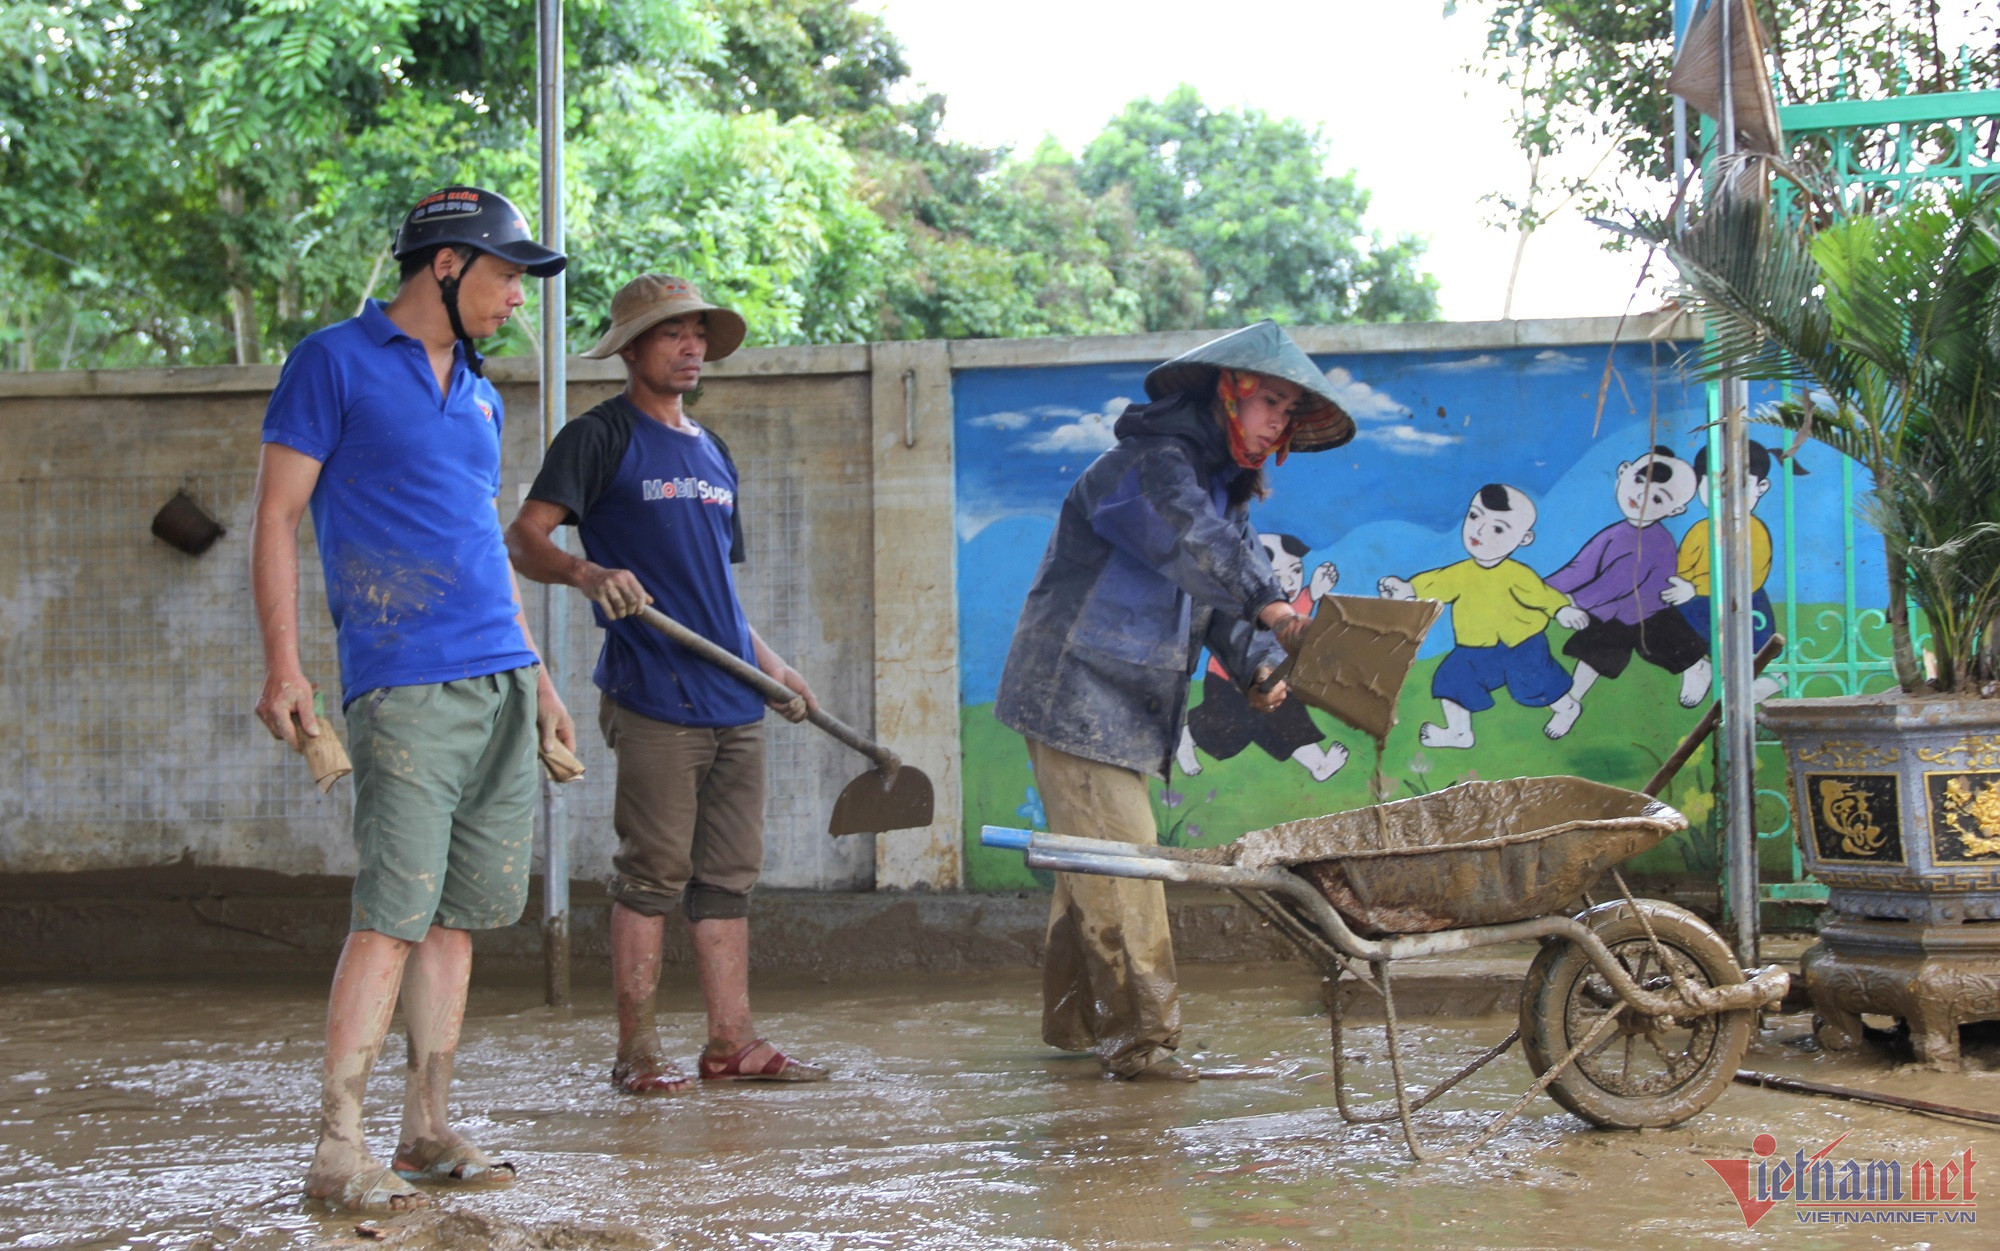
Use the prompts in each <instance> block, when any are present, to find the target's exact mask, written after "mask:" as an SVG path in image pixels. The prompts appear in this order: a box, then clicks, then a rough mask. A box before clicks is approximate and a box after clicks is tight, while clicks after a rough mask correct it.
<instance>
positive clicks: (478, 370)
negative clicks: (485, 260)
mask: <svg viewBox="0 0 2000 1251" xmlns="http://www.w3.org/2000/svg"><path fill="white" fill-rule="evenodd" d="M480 255H481V254H480V253H478V252H474V253H473V254H472V260H469V261H467V262H466V263H465V268H464V269H461V270H459V271H458V272H457V273H455V274H450V275H448V276H446V277H443V278H440V279H438V280H437V284H438V295H439V296H440V297H441V298H442V299H443V300H444V315H445V316H446V317H448V318H450V319H451V332H452V334H454V335H456V336H457V337H458V341H459V342H460V343H462V344H464V345H465V367H466V368H467V369H470V370H471V371H472V376H473V377H475V378H484V377H485V376H486V358H485V357H483V356H481V355H480V354H479V349H478V348H475V347H473V346H472V336H471V335H469V334H467V333H465V323H464V322H463V321H460V320H459V317H458V280H459V279H461V278H463V277H465V274H466V270H469V269H471V268H472V266H473V264H474V263H475V262H477V261H478V260H479V257H480Z"/></svg>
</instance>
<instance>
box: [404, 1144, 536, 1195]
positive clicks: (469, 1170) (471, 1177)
mask: <svg viewBox="0 0 2000 1251" xmlns="http://www.w3.org/2000/svg"><path fill="white" fill-rule="evenodd" d="M396 1159H397V1161H398V1162H399V1163H400V1162H401V1161H404V1160H410V1161H411V1162H412V1163H413V1164H414V1165H415V1167H413V1168H397V1169H396V1170H395V1172H396V1175H397V1176H399V1177H402V1178H403V1179H405V1180H406V1181H426V1182H435V1183H437V1184H439V1185H445V1186H470V1185H486V1184H490V1183H495V1182H498V1183H501V1184H505V1183H507V1182H511V1181H513V1180H514V1176H515V1174H516V1172H517V1171H518V1170H516V1169H515V1167H514V1165H513V1164H512V1163H511V1162H510V1161H507V1160H496V1159H494V1158H493V1157H492V1156H489V1155H487V1154H486V1153H485V1152H484V1151H481V1150H480V1149H479V1148H478V1147H476V1146H474V1145H473V1144H471V1143H469V1142H456V1143H453V1144H452V1145H450V1146H448V1147H444V1148H441V1149H440V1150H439V1151H438V1152H437V1154H436V1155H433V1156H431V1157H430V1158H429V1159H417V1158H415V1157H413V1156H412V1155H411V1154H410V1153H408V1152H405V1151H401V1150H399V1151H397V1152H396Z"/></svg>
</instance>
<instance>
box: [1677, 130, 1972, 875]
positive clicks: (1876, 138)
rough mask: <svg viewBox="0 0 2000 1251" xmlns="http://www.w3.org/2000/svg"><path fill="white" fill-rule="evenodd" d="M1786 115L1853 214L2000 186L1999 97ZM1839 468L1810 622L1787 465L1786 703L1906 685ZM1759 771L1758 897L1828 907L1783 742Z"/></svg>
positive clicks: (1778, 563)
mask: <svg viewBox="0 0 2000 1251" xmlns="http://www.w3.org/2000/svg"><path fill="white" fill-rule="evenodd" d="M1778 119H1779V121H1780V123H1781V124H1782V125H1783V127H1784V131H1785V135H1786V138H1787V139H1788V140H1793V141H1796V140H1801V139H1803V140H1805V141H1806V142H1807V143H1808V144H1809V145H1810V146H1811V147H1812V148H1813V149H1816V152H1815V155H1816V157H1817V159H1818V162H1819V163H1820V164H1821V165H1822V166H1823V167H1824V168H1825V169H1826V170H1827V172H1829V173H1830V174H1831V175H1832V176H1833V179H1834V186H1835V189H1836V190H1837V192H1838V195H1839V198H1840V201H1841V203H1842V204H1843V205H1845V206H1847V207H1848V208H1850V209H1853V208H1857V207H1860V206H1863V205H1870V204H1879V203H1881V202H1883V201H1885V200H1898V199H1903V198H1906V197H1908V196H1910V195H1912V194H1914V193H1916V192H1917V191H1918V190H1919V189H1920V188H1924V187H1936V186H1939V185H1950V184H1955V185H1956V186H1957V187H1958V188H1960V189H1963V190H1971V189H1973V188H1975V187H1977V186H1980V185H1983V184H1986V183H1988V182H1990V181H1991V180H1993V179H1995V178H2000V153H1996V152H1995V150H1994V147H1993V144H1992V140H1991V138H1990V135H1991V134H1992V133H1993V127H1994V124H1995V122H1996V121H2000V91H1960V92H1932V93H1926V94H1921V95H1909V96H1900V97H1895V98H1890V99H1883V100H1833V101H1828V102H1826V103H1821V104H1793V105H1781V106H1779V109H1778ZM1982 131H1986V132H1987V135H1986V136H1982V133H1981V132H1982ZM1982 139H1984V140H1985V146H1984V147H1982ZM1774 194H1775V197H1776V201H1777V207H1778V210H1779V211H1780V212H1781V213H1783V214H1787V215H1789V214H1793V213H1796V212H1798V211H1799V209H1798V205H1797V203H1796V194H1797V193H1796V189H1795V188H1794V187H1793V186H1792V185H1791V184H1790V183H1787V182H1784V181H1783V180H1780V181H1779V182H1778V184H1777V186H1776V189H1775V193H1774ZM1709 391H1710V395H1709V406H1710V413H1711V416H1712V417H1714V416H1719V401H1718V398H1717V395H1716V389H1715V388H1714V387H1710V389H1709ZM1712 442H1713V436H1712ZM1719 453H1720V448H1719V447H1713V446H1712V447H1711V451H1710V453H1709V454H1710V456H1711V457H1714V456H1717V455H1719ZM1839 464H1840V497H1841V518H1842V522H1841V567H1842V572H1843V575H1844V577H1843V585H1844V589H1845V590H1844V593H1845V598H1844V602H1843V603H1842V604H1841V606H1840V607H1839V608H1838V609H1837V610H1831V611H1828V610H1822V611H1820V612H1817V613H1814V614H1812V615H1811V618H1810V619H1801V615H1800V604H1799V601H1798V580H1799V568H1800V564H1799V562H1800V559H1801V553H1800V551H1799V542H1798V534H1799V531H1798V527H1797V526H1796V525H1795V524H1794V522H1795V510H1794V496H1793V485H1794V484H1793V477H1792V467H1791V464H1790V462H1789V461H1786V462H1784V467H1783V470H1782V473H1781V475H1780V478H1779V481H1778V484H1777V485H1778V489H1779V490H1780V491H1781V492H1782V494H1781V496H1780V504H1781V506H1782V513H1783V516H1784V545H1783V549H1782V553H1781V554H1776V555H1775V558H1774V562H1773V568H1772V570H1771V578H1772V580H1774V581H1777V582H1778V583H1779V586H1781V587H1782V588H1783V596H1782V598H1780V597H1779V596H1778V595H1775V594H1774V595H1772V596H1771V598H1772V600H1773V601H1774V602H1775V605H1776V607H1777V611H1778V613H1779V616H1780V617H1781V618H1782V619H1781V620H1780V621H1778V622H1777V623H1775V624H1776V626H1777V629H1778V631H1779V632H1780V633H1782V634H1783V635H1784V636H1785V638H1786V640H1787V645H1786V648H1785V652H1784V654H1783V655H1781V656H1780V657H1779V658H1778V659H1777V660H1776V661H1774V662H1773V663H1772V665H1771V666H1770V669H1769V670H1768V672H1770V673H1771V674H1773V675H1774V676H1777V677H1779V678H1782V679H1783V681H1784V684H1785V690H1784V693H1785V694H1786V695H1787V696H1833V695H1865V694H1872V693H1875V692H1878V691H1884V690H1888V689H1890V688H1892V687H1894V686H1895V684H1896V677H1895V670H1894V666H1893V664H1892V662H1891V660H1890V658H1889V655H1888V625H1887V622H1886V620H1885V619H1884V613H1883V611H1882V610H1881V609H1879V608H1864V607H1862V606H1861V602H1860V600H1859V598H1858V597H1857V593H1856V586H1855V581H1856V579H1855V566H1856V551H1857V549H1856V543H1857V541H1860V542H1873V541H1877V540H1876V539H1875V536H1874V535H1872V534H1868V533H1862V534H1859V535H1857V524H1856V520H1855V508H1854V505H1855V503H1856V496H1857V493H1858V491H1859V489H1860V484H1858V483H1857V480H1856V479H1857V472H1856V466H1855V463H1854V462H1853V461H1851V460H1848V459H1847V458H1846V457H1841V458H1839ZM1821 558H1822V559H1823V558H1824V556H1823V555H1822V556H1821ZM1771 589H1772V590H1776V589H1778V588H1777V587H1772V588H1771ZM1911 622H1912V628H1913V629H1917V628H1919V622H1918V619H1917V615H1916V614H1915V612H1914V611H1913V612H1912V614H1911ZM1917 641H1918V645H1919V647H1920V648H1921V647H1922V646H1923V644H1924V643H1925V642H1926V640H1925V639H1923V638H1922V637H1921V636H1920V637H1919V638H1918V640H1917ZM1718 667H1719V665H1718ZM1757 773H1758V787H1757V813H1758V821H1757V839H1758V857H1757V859H1758V863H1759V865H1760V870H1761V871H1760V875H1759V884H1758V897H1759V899H1760V900H1762V901H1763V902H1765V903H1766V904H1798V903H1816V902H1821V901H1824V900H1825V898H1826V888H1825V887H1824V886H1821V885H1820V884H1819V883H1818V882H1816V881H1814V880H1812V879H1811V878H1810V877H1809V876H1808V875H1807V874H1806V872H1805V870H1804V867H1803V864H1802V861H1801V859H1800V855H1799V848H1798V840H1797V839H1796V838H1794V837H1793V830H1792V820H1791V803H1790V800H1789V799H1788V798H1787V791H1786V787H1785V760H1784V755H1783V753H1782V752H1780V751H1779V750H1778V747H1777V744H1776V742H1775V741H1765V740H1762V739H1761V738H1760V741H1759V744H1758V754H1757ZM1767 780H1768V781H1769V783H1770V784H1769V785H1766V784H1765V783H1766V781H1767ZM1719 798H1720V796H1718V799H1719Z"/></svg>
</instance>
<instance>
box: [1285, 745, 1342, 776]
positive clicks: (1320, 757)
mask: <svg viewBox="0 0 2000 1251" xmlns="http://www.w3.org/2000/svg"><path fill="white" fill-rule="evenodd" d="M1292 759H1294V760H1296V761H1298V762H1299V763H1300V764H1302V765H1304V766H1305V769H1306V772H1307V773H1310V774H1312V780H1313V781H1315V782H1324V781H1326V780H1327V779H1328V778H1330V777H1332V776H1333V775H1334V774H1336V773H1338V772H1340V770H1341V767H1342V766H1343V765H1345V764H1346V763H1347V748H1346V747H1345V746H1344V745H1342V744H1340V743H1328V744H1327V745H1326V746H1325V747H1319V746H1315V745H1313V744H1310V743H1308V744H1307V745H1306V746H1304V747H1301V748H1299V749H1298V750H1297V751H1295V752H1293V753H1292Z"/></svg>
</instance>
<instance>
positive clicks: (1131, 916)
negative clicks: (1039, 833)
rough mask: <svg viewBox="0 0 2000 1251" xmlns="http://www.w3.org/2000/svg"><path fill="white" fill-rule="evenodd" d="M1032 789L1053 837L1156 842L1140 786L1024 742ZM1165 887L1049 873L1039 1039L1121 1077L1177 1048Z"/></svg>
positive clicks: (1177, 1010) (1121, 772)
mask: <svg viewBox="0 0 2000 1251" xmlns="http://www.w3.org/2000/svg"><path fill="white" fill-rule="evenodd" d="M1028 758H1029V760H1030V761H1031V762H1032V763H1033V764H1034V767H1035V786H1036V789H1037V790H1039V791H1040V792H1041V796H1042V806H1043V807H1044V808H1045V809H1046V810H1047V812H1048V819H1049V829H1051V830H1053V831H1055V832H1056V833H1058V834H1078V835H1082V836H1083V837H1085V838H1109V839H1116V840H1117V841H1119V842H1122V843H1139V844H1142V845H1151V844H1153V843H1155V842H1157V841H1158V834H1157V833H1156V831H1155V830H1154V827H1153V807H1152V804H1151V803H1150V802H1149V800H1148V798H1147V794H1146V779H1145V778H1144V777H1143V776H1141V775H1140V774H1138V773H1135V772H1133V771H1132V770H1130V769H1125V768H1120V767H1119V766H1117V765H1108V764H1100V763H1099V762H1097V761H1095V760H1085V759H1084V758H1082V757H1081V756H1072V755H1070V754H1069V753H1068V752H1064V751H1058V750H1057V749H1055V748H1053V747H1050V746H1049V745H1048V744H1046V743H1040V742H1037V741H1036V740H1034V739H1032V738H1031V739H1029V740H1028ZM1175 980H1176V973H1175V971H1174V944H1173V939H1172V936H1171V935H1169V933H1168V932H1167V896H1166V887H1165V886H1163V885H1162V884H1160V883H1159V882H1140V881H1134V880H1132V879H1130V878H1117V877H1100V876H1098V875H1096V874H1091V873H1058V874H1056V893H1055V900H1054V904H1053V907H1052V908H1051V909H1050V912H1049V937H1048V956H1047V959H1046V960H1045V962H1044V964H1043V967H1042V1039H1043V1041H1045V1042H1047V1043H1048V1044H1049V1045H1050V1046H1052V1047H1060V1048H1061V1049H1063V1050H1064V1051H1094V1052H1096V1053H1097V1056H1098V1058H1099V1059H1100V1060H1102V1061H1103V1063H1104V1067H1105V1068H1106V1069H1108V1070H1110V1071H1111V1072H1113V1073H1117V1074H1119V1075H1121V1076H1126V1077H1129V1076H1131V1075H1132V1074H1134V1073H1137V1072H1138V1071H1139V1070H1140V1069H1143V1068H1145V1067H1146V1066H1147V1065H1149V1064H1152V1063H1154V1062H1155V1061H1157V1060H1162V1059H1165V1058H1166V1057H1167V1056H1169V1055H1171V1054H1172V1053H1173V1051H1174V1048H1175V1047H1177V1046H1179V1045H1180V1039H1181V1007H1180V996H1179V992H1178V990H1177V989H1176V986H1175Z"/></svg>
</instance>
